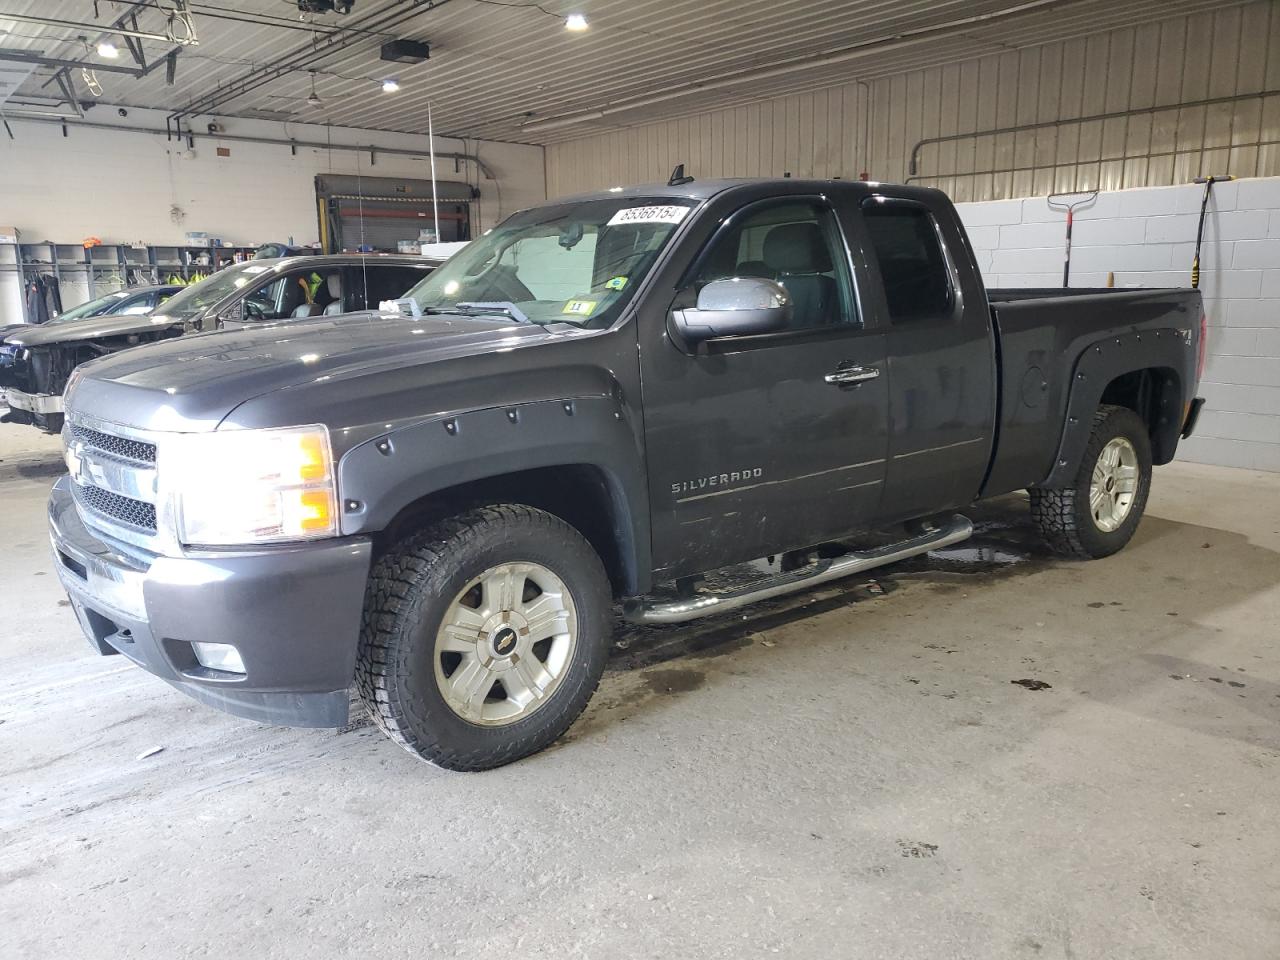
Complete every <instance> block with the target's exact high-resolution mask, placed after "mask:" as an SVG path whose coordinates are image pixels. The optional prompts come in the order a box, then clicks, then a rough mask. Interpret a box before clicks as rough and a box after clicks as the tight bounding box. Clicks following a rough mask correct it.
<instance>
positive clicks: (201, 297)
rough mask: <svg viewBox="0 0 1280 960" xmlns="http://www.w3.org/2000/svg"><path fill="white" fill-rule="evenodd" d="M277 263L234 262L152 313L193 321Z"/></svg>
mask: <svg viewBox="0 0 1280 960" xmlns="http://www.w3.org/2000/svg"><path fill="white" fill-rule="evenodd" d="M276 263H277V261H275V260H250V261H248V262H247V263H237V264H233V265H232V266H230V267H227V268H225V269H223V270H219V271H218V272H217V273H215V274H214V275H213V276H211V277H207V278H205V279H204V280H201V281H200V282H199V283H193V284H192V285H191V286H189V287H187V289H185V290H183V291H181V292H179V293H175V294H174V295H173V296H172V297H170V298H169V299H168V300H166V301H165V302H164V304H163V306H161V307H159V308H157V309H156V311H155V312H154V313H152V314H151V316H152V318H153V319H156V318H161V317H163V318H165V319H168V320H190V319H192V318H193V317H196V316H198V315H199V314H201V313H203V312H204V311H205V310H207V309H209V308H210V307H212V306H213V305H214V304H215V303H217V302H218V301H220V300H223V299H225V298H226V297H229V296H230V295H231V294H232V293H234V292H235V291H236V290H239V289H240V288H241V287H243V286H245V285H247V284H249V283H252V282H253V281H254V280H255V279H256V278H257V277H259V276H261V275H263V274H266V273H270V272H271V271H272V269H273V268H274V267H275V265H276Z"/></svg>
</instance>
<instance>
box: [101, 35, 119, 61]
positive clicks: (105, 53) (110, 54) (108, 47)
mask: <svg viewBox="0 0 1280 960" xmlns="http://www.w3.org/2000/svg"><path fill="white" fill-rule="evenodd" d="M98 56H100V57H106V58H107V59H108V60H114V59H116V57H118V56H120V48H119V47H117V46H116V45H115V44H114V43H111V42H110V41H109V40H103V41H102V42H101V43H100V44H98Z"/></svg>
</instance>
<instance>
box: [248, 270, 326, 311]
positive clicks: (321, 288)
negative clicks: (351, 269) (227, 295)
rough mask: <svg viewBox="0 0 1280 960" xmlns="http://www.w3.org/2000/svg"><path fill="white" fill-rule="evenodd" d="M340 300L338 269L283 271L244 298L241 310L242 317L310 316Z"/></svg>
mask: <svg viewBox="0 0 1280 960" xmlns="http://www.w3.org/2000/svg"><path fill="white" fill-rule="evenodd" d="M341 300H342V281H341V271H340V269H338V268H330V269H325V270H321V269H316V268H310V269H306V270H297V271H294V272H292V273H286V274H284V275H283V276H281V277H277V278H276V279H274V280H272V281H271V282H270V283H267V284H264V285H263V286H261V287H258V288H257V289H256V290H254V291H253V292H252V293H250V294H248V295H247V296H246V297H245V299H244V308H243V313H244V318H245V319H246V320H283V319H286V318H288V317H314V316H319V315H320V314H322V313H324V309H325V307H326V306H328V305H329V304H330V303H341ZM338 309H341V307H339V308H338Z"/></svg>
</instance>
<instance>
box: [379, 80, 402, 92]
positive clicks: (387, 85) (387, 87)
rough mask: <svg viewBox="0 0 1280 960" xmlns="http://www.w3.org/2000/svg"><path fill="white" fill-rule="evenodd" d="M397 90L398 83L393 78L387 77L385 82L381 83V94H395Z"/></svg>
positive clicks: (398, 87)
mask: <svg viewBox="0 0 1280 960" xmlns="http://www.w3.org/2000/svg"><path fill="white" fill-rule="evenodd" d="M399 89H400V81H399V80H397V79H396V78H395V77H388V78H387V79H386V80H383V81H382V92H383V93H395V92H396V91H397V90H399Z"/></svg>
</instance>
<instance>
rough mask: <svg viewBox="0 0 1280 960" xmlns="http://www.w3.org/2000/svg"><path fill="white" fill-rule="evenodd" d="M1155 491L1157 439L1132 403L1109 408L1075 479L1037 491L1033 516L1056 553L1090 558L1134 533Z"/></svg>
mask: <svg viewBox="0 0 1280 960" xmlns="http://www.w3.org/2000/svg"><path fill="white" fill-rule="evenodd" d="M1150 490H1151V440H1150V438H1149V437H1148V435H1147V426H1146V424H1145V423H1143V422H1142V419H1141V418H1140V417H1139V416H1138V415H1137V414H1136V413H1134V412H1133V411H1132V410H1130V409H1128V408H1127V407H1113V406H1103V407H1100V408H1099V409H1098V412H1097V413H1096V414H1094V417H1093V430H1092V432H1091V434H1090V436H1089V444H1088V446H1086V447H1085V451H1084V456H1083V457H1082V458H1081V460H1080V469H1079V470H1078V472H1077V473H1076V477H1075V480H1074V482H1073V483H1072V485H1071V486H1069V487H1064V488H1062V489H1060V490H1039V489H1036V490H1032V491H1031V518H1032V520H1034V521H1035V524H1036V526H1037V527H1038V528H1039V530H1040V535H1041V536H1042V537H1043V538H1044V539H1045V541H1046V542H1047V543H1048V544H1049V546H1050V547H1052V548H1053V549H1054V550H1055V551H1056V552H1058V553H1061V554H1063V555H1064V556H1069V557H1076V558H1079V559H1084V560H1089V559H1094V558H1098V557H1107V556H1110V555H1111V554H1113V553H1115V552H1116V551H1118V550H1120V549H1121V548H1123V547H1124V545H1125V544H1127V543H1128V542H1129V540H1130V539H1131V538H1132V537H1133V533H1134V531H1135V530H1136V529H1137V528H1138V523H1139V522H1140V521H1141V520H1142V514H1143V511H1144V510H1145V509H1146V506H1147V494H1148V493H1149V492H1150Z"/></svg>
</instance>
